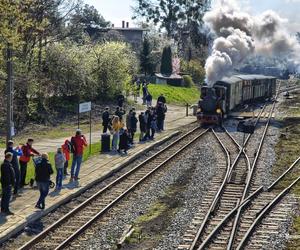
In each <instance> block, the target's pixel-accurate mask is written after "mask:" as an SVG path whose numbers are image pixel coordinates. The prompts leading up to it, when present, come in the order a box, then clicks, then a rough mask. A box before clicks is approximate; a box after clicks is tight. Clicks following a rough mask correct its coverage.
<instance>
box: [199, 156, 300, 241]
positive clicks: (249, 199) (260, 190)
mask: <svg viewBox="0 0 300 250" xmlns="http://www.w3.org/2000/svg"><path fill="white" fill-rule="evenodd" d="M299 161H300V157H299V158H298V159H296V160H295V161H294V162H293V163H292V164H291V166H290V167H289V168H288V169H287V170H286V171H285V172H284V173H283V174H282V175H280V177H278V178H277V179H276V180H275V181H274V182H273V183H272V184H271V185H270V186H269V187H268V189H267V191H266V192H271V191H272V190H273V189H274V188H275V186H276V184H278V183H279V182H280V181H281V180H282V179H284V178H285V177H286V176H287V175H288V174H289V173H290V172H291V171H292V170H293V169H294V167H295V166H296V165H297V163H299ZM263 192H264V187H263V186H260V187H259V188H257V189H256V190H255V191H254V192H252V194H251V195H249V196H248V197H247V198H245V199H244V201H242V202H241V204H240V205H239V206H238V207H236V208H234V209H232V210H231V211H230V212H229V213H228V214H227V215H226V216H225V218H224V219H223V220H222V221H221V222H220V223H219V224H218V225H217V226H216V228H219V229H220V228H221V227H222V226H223V225H224V224H225V223H226V222H227V221H228V220H229V219H231V218H232V217H233V216H234V215H235V214H236V213H237V212H238V211H237V210H239V209H241V210H244V209H245V208H246V207H247V206H248V205H250V203H252V202H253V200H254V199H255V198H256V197H257V196H258V195H260V194H262V193H263ZM267 206H268V204H266V206H265V207H264V208H266V207H267ZM229 215H230V216H229ZM215 233H217V232H215ZM214 235H215V234H211V235H210V236H209V237H210V238H212V237H214ZM205 245H206V244H205ZM205 245H204V246H205Z"/></svg>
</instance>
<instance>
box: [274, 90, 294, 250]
mask: <svg viewBox="0 0 300 250" xmlns="http://www.w3.org/2000/svg"><path fill="white" fill-rule="evenodd" d="M278 115H279V117H280V122H279V123H280V136H279V139H278V142H277V144H276V146H275V152H276V163H275V165H274V167H273V174H274V176H278V175H279V174H280V173H282V172H283V171H284V170H285V169H286V167H287V166H289V165H290V164H291V163H292V162H293V161H294V160H295V159H296V158H297V157H299V155H300V147H299V145H300V91H296V92H293V93H291V96H290V98H288V99H286V98H285V99H283V100H282V101H281V103H280V105H279V112H278ZM299 175H300V169H299V168H295V169H294V170H293V171H292V172H291V173H290V174H289V175H288V176H287V177H286V178H285V179H284V180H283V181H282V182H281V183H280V186H281V187H285V186H288V183H290V182H291V180H292V179H294V178H295V177H297V176H299ZM292 193H293V194H294V196H295V198H296V199H298V207H295V216H294V218H293V223H292V227H291V228H290V231H289V236H288V243H287V249H288V250H292V249H299V248H300V205H299V204H300V187H299V185H298V186H297V187H296V188H294V189H293V192H292Z"/></svg>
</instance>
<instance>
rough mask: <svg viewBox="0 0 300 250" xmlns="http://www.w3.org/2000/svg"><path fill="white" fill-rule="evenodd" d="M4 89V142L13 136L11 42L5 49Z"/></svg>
mask: <svg viewBox="0 0 300 250" xmlns="http://www.w3.org/2000/svg"><path fill="white" fill-rule="evenodd" d="M6 71H7V80H6V90H7V93H6V95H7V116H6V119H7V121H6V123H7V132H6V142H8V141H9V140H11V139H12V137H13V136H14V131H13V130H14V124H13V65H12V49H11V44H8V45H7V49H6Z"/></svg>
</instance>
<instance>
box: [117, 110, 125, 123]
mask: <svg viewBox="0 0 300 250" xmlns="http://www.w3.org/2000/svg"><path fill="white" fill-rule="evenodd" d="M125 114H126V112H125V110H123V109H122V108H120V107H117V109H116V112H115V115H116V116H119V118H120V121H122V120H123V115H125Z"/></svg>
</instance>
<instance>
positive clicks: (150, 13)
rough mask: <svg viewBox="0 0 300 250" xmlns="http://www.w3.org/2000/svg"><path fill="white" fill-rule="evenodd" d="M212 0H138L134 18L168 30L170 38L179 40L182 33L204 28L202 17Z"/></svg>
mask: <svg viewBox="0 0 300 250" xmlns="http://www.w3.org/2000/svg"><path fill="white" fill-rule="evenodd" d="M209 7H210V0H189V1H185V0H136V6H135V7H134V16H133V18H139V17H140V18H143V19H145V20H146V22H150V21H152V22H153V23H154V24H155V25H159V26H160V28H163V29H165V30H166V32H167V34H168V37H172V38H175V39H176V38H177V39H178V34H180V31H182V30H184V31H185V32H190V31H195V30H196V29H195V26H196V27H197V28H198V30H200V29H199V27H201V26H202V24H203V22H202V17H203V15H204V13H205V12H206V11H207V10H208V8H209ZM190 35H195V34H192V33H191V34H190Z"/></svg>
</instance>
